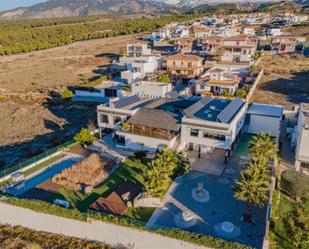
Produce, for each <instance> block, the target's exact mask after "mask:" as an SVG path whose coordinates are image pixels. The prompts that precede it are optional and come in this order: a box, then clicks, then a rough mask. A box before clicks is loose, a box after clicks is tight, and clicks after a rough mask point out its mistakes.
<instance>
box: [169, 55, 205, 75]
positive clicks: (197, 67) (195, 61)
mask: <svg viewBox="0 0 309 249" xmlns="http://www.w3.org/2000/svg"><path fill="white" fill-rule="evenodd" d="M166 68H167V70H168V72H169V73H170V74H171V75H172V76H174V77H177V78H178V77H179V78H195V77H198V76H200V75H201V74H203V72H204V66H203V58H201V57H199V56H197V55H193V54H181V53H179V54H175V55H172V56H169V57H167V58H166Z"/></svg>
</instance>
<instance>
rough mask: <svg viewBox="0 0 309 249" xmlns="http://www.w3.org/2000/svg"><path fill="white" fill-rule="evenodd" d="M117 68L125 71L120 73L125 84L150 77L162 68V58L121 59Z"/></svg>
mask: <svg viewBox="0 0 309 249" xmlns="http://www.w3.org/2000/svg"><path fill="white" fill-rule="evenodd" d="M117 65H119V66H123V67H124V68H125V69H124V71H122V72H121V78H122V79H123V80H124V81H125V83H127V84H132V83H133V82H135V81H138V80H142V79H144V78H145V76H147V75H152V74H153V73H155V72H156V70H158V69H160V68H161V67H162V57H160V56H159V57H158V56H142V57H121V58H120V59H119V63H118V64H117Z"/></svg>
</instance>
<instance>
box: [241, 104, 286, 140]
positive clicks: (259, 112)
mask: <svg viewBox="0 0 309 249" xmlns="http://www.w3.org/2000/svg"><path fill="white" fill-rule="evenodd" d="M282 116H283V106H280V105H267V104H258V103H252V104H251V105H250V106H249V108H248V111H247V118H246V122H247V123H248V130H247V132H248V133H251V134H259V133H267V134H269V135H270V136H272V137H277V135H278V132H279V131H280V125H281V120H282Z"/></svg>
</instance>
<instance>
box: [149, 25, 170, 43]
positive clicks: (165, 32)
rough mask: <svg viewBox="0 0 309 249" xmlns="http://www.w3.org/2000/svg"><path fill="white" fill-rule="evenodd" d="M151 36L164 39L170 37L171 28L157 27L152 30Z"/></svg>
mask: <svg viewBox="0 0 309 249" xmlns="http://www.w3.org/2000/svg"><path fill="white" fill-rule="evenodd" d="M151 37H152V38H154V39H155V40H159V41H160V40H165V39H169V38H171V30H170V29H169V28H162V29H157V30H155V31H153V32H152V35H151Z"/></svg>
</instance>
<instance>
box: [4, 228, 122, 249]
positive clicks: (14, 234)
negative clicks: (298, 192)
mask: <svg viewBox="0 0 309 249" xmlns="http://www.w3.org/2000/svg"><path fill="white" fill-rule="evenodd" d="M111 248H112V247H111V246H109V245H104V244H103V243H99V242H88V241H86V240H80V239H75V238H72V237H66V236H62V235H56V234H51V233H45V232H36V231H33V230H30V229H26V228H23V227H11V226H0V249H111ZM123 248H124V247H123Z"/></svg>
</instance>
